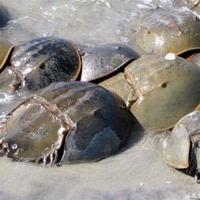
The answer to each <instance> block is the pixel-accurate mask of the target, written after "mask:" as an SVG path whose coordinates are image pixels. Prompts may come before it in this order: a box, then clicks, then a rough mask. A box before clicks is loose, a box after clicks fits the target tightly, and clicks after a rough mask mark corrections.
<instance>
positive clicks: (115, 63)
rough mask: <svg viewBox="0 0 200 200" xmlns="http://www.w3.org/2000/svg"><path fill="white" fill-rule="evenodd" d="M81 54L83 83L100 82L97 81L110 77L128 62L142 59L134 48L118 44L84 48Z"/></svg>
mask: <svg viewBox="0 0 200 200" xmlns="http://www.w3.org/2000/svg"><path fill="white" fill-rule="evenodd" d="M80 52H81V59H82V73H81V81H94V80H95V81H98V80H97V79H102V78H103V77H105V76H107V75H110V74H111V73H113V72H115V71H117V70H119V69H120V68H122V67H123V66H124V65H125V64H127V63H128V62H130V61H132V60H135V59H137V58H139V57H140V55H139V54H138V53H137V52H136V51H134V50H133V49H132V48H130V47H128V46H126V45H122V44H117V43H111V44H105V45H99V46H95V47H85V48H84V47H82V48H81V50H80Z"/></svg>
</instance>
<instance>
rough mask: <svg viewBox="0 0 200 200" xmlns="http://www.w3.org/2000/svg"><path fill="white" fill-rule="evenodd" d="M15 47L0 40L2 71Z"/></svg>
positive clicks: (0, 67)
mask: <svg viewBox="0 0 200 200" xmlns="http://www.w3.org/2000/svg"><path fill="white" fill-rule="evenodd" d="M13 48H14V45H13V44H11V43H10V42H9V41H7V40H5V39H3V38H1V39H0V71H1V70H2V68H3V67H4V65H5V63H6V62H7V60H8V57H9V55H10V54H11V51H12V49H13Z"/></svg>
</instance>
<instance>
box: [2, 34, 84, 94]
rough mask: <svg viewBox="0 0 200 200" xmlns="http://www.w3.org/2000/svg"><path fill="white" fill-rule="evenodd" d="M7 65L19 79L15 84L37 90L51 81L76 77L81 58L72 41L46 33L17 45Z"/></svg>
mask: <svg viewBox="0 0 200 200" xmlns="http://www.w3.org/2000/svg"><path fill="white" fill-rule="evenodd" d="M8 68H9V70H10V74H15V76H16V77H17V78H16V79H18V80H17V82H16V83H15V85H18V87H24V86H26V88H28V89H29V90H32V91H35V90H38V89H41V88H44V87H46V86H48V85H49V84H50V83H52V82H59V81H68V80H75V79H76V78H77V77H78V75H79V73H80V70H81V59H80V55H79V53H78V51H77V49H76V47H75V46H74V45H73V44H72V42H70V41H67V40H64V39H60V38H55V37H44V38H37V39H34V40H31V41H29V42H26V43H24V44H21V45H19V46H17V47H15V48H14V50H13V53H12V56H11V66H10V67H8ZM2 76H5V75H4V74H3V75H2Z"/></svg>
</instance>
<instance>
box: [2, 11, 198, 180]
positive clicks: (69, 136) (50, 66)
mask: <svg viewBox="0 0 200 200" xmlns="http://www.w3.org/2000/svg"><path fill="white" fill-rule="evenodd" d="M157 18H159V22H158V21H156V20H157ZM165 19H167V22H168V23H166V20H165ZM154 21H155V23H152V22H154ZM150 22H151V23H150ZM136 30H137V31H136V34H135V42H136V44H137V45H138V47H139V48H140V52H139V53H138V52H136V51H135V50H134V49H133V48H132V47H129V46H126V45H123V44H117V43H112V44H99V45H93V44H83V43H78V42H74V41H70V40H66V39H61V38H57V37H43V38H36V39H33V40H31V41H26V42H25V43H23V44H19V45H13V44H11V43H10V42H8V41H6V40H4V39H1V40H0V116H1V119H0V156H7V157H9V158H12V159H14V160H18V161H31V162H36V163H42V164H44V165H53V164H55V165H60V164H63V163H76V162H85V161H97V160H100V159H103V158H105V157H108V156H110V155H112V154H114V153H116V152H117V151H118V150H119V149H120V148H121V147H122V146H123V145H124V144H125V143H126V141H127V140H128V138H129V135H130V134H131V132H132V131H133V125H134V123H135V118H136V119H137V121H138V122H139V123H140V124H141V126H142V127H143V128H144V129H145V130H146V131H147V132H151V133H154V134H159V133H160V132H162V131H166V134H167V137H166V139H165V140H164V142H163V143H162V154H163V159H164V160H165V161H166V163H167V164H169V165H170V166H172V167H174V168H177V169H184V170H185V171H186V172H187V173H189V174H191V175H193V176H195V178H196V179H197V181H198V180H199V178H200V111H199V108H200V106H199V104H200V20H199V19H198V18H197V17H196V16H194V15H192V14H182V16H181V21H180V20H178V19H177V18H176V17H175V15H172V14H171V13H169V12H167V11H164V10H162V9H157V10H155V12H151V13H147V14H146V15H144V16H142V17H141V18H140V20H139V25H138V28H137V29H136Z"/></svg>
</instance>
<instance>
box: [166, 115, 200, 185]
mask: <svg viewBox="0 0 200 200" xmlns="http://www.w3.org/2000/svg"><path fill="white" fill-rule="evenodd" d="M163 158H164V160H165V162H166V163H167V164H169V165H170V166H172V167H174V168H177V169H185V170H186V172H187V173H189V174H190V175H194V176H195V179H196V180H197V182H198V183H200V112H199V111H194V112H191V113H189V114H187V115H186V116H184V117H183V118H182V119H180V121H179V122H178V123H177V124H176V125H175V127H174V129H173V130H172V132H171V133H169V134H168V135H167V138H166V139H165V140H164V142H163Z"/></svg>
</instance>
